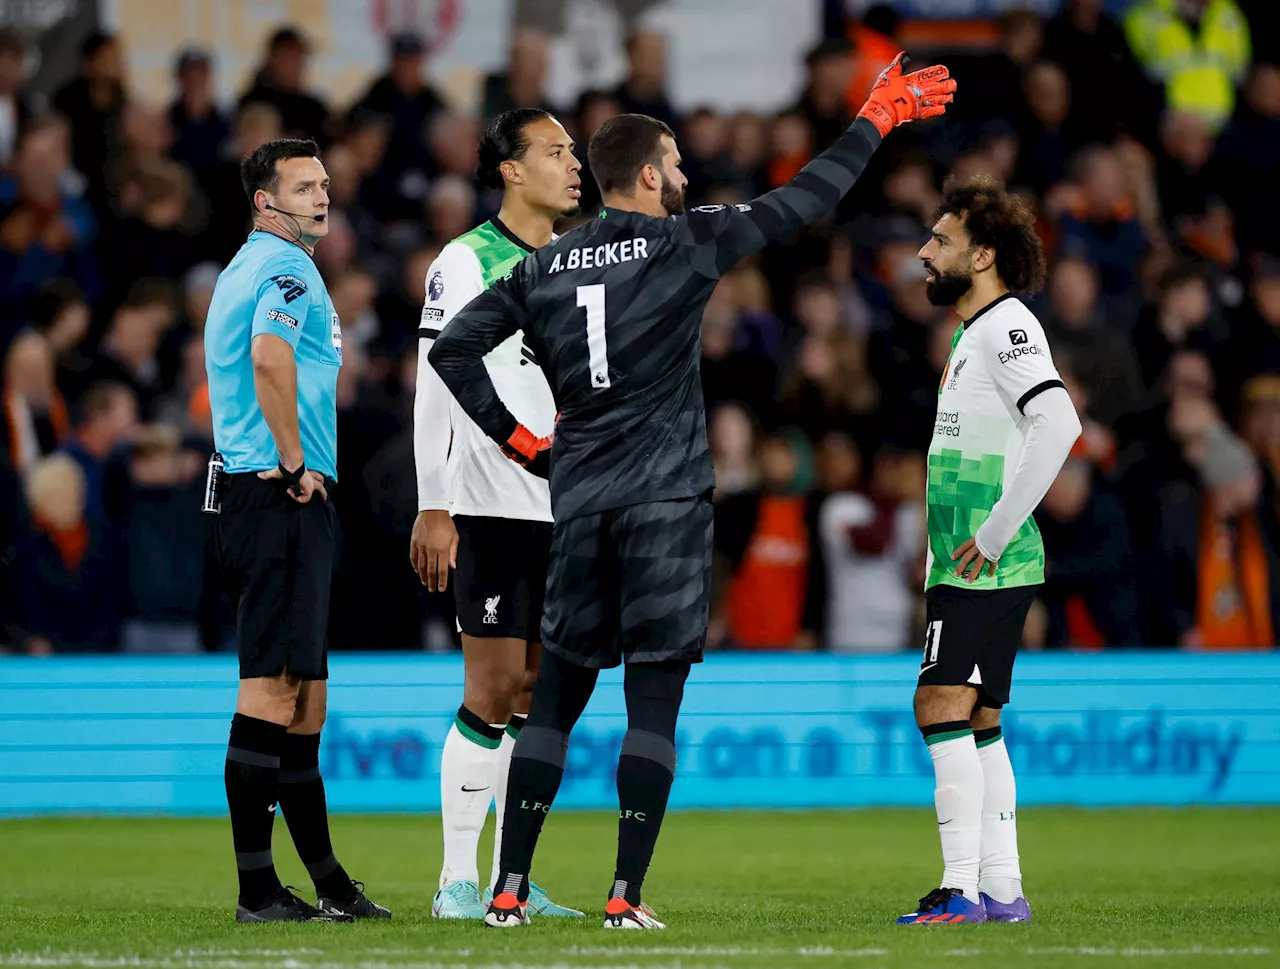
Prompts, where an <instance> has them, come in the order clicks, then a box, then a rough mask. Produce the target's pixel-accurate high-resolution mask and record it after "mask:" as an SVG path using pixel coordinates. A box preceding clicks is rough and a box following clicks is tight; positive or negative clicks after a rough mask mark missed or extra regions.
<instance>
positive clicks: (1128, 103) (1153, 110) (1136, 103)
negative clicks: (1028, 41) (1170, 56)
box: [1032, 0, 1160, 144]
mask: <svg viewBox="0 0 1280 969" xmlns="http://www.w3.org/2000/svg"><path fill="white" fill-rule="evenodd" d="M1103 8H1104V3H1103V0H1067V2H1066V3H1064V4H1063V9H1062V11H1061V12H1060V13H1059V14H1058V15H1057V16H1055V17H1054V18H1053V19H1052V20H1050V21H1049V22H1048V23H1047V24H1046V25H1045V29H1044V50H1043V52H1042V56H1043V57H1045V58H1046V59H1048V60H1050V61H1053V62H1055V63H1057V64H1060V65H1062V69H1063V70H1064V71H1066V72H1067V76H1069V77H1070V78H1071V87H1072V91H1071V127H1072V128H1073V129H1075V130H1076V131H1078V132H1079V137H1080V138H1081V141H1080V143H1081V144H1088V143H1091V142H1101V143H1105V142H1110V141H1111V140H1112V139H1113V138H1115V136H1116V135H1118V134H1121V133H1122V132H1123V133H1128V134H1132V135H1134V136H1135V137H1137V138H1139V139H1140V140H1142V141H1144V142H1147V143H1150V141H1151V138H1150V135H1151V134H1152V131H1151V119H1154V118H1156V117H1158V116H1159V113H1160V100H1159V92H1158V91H1156V90H1154V89H1153V88H1152V86H1151V85H1149V84H1148V83H1147V82H1146V80H1145V79H1144V78H1143V76H1142V71H1141V69H1140V68H1139V67H1138V65H1137V63H1136V62H1135V61H1134V59H1133V54H1132V52H1131V51H1130V50H1129V44H1128V42H1127V41H1126V40H1125V36H1124V30H1123V29H1122V28H1121V27H1120V25H1119V24H1118V23H1117V22H1116V20H1115V18H1113V17H1112V16H1111V15H1110V14H1109V13H1107V12H1106V11H1105V10H1104V9H1103ZM1117 91H1124V92H1125V97H1124V98H1122V99H1119V100H1117V98H1116V92H1117ZM1032 107H1033V110H1034V105H1033V106H1032Z"/></svg>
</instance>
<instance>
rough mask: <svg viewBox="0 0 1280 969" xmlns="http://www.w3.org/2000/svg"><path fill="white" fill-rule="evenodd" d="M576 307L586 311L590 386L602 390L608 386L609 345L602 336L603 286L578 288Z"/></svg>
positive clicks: (595, 285)
mask: <svg viewBox="0 0 1280 969" xmlns="http://www.w3.org/2000/svg"><path fill="white" fill-rule="evenodd" d="M578 305H579V306H581V307H582V308H584V309H585V310H586V311H587V354H588V361H587V366H588V368H589V369H590V370H591V386H592V387H594V388H595V389H596V390H604V389H605V388H606V387H608V386H609V345H608V343H607V342H606V341H605V336H604V284H603V283H595V284H594V285H591V286H579V287H578Z"/></svg>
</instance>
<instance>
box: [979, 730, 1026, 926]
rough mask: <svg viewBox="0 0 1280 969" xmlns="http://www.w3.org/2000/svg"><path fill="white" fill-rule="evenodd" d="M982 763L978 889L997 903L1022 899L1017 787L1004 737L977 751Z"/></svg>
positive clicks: (986, 743)
mask: <svg viewBox="0 0 1280 969" xmlns="http://www.w3.org/2000/svg"><path fill="white" fill-rule="evenodd" d="M978 757H979V759H980V760H981V761H982V777H983V787H984V797H983V802H982V865H981V867H980V869H979V876H978V888H979V890H981V891H984V892H986V893H987V894H988V895H989V896H991V897H992V898H994V899H995V900H996V901H997V902H1004V903H1005V904H1008V903H1009V902H1012V901H1013V900H1014V899H1016V898H1021V897H1022V869H1021V867H1019V865H1018V822H1017V820H1016V819H1015V814H1016V813H1017V804H1018V788H1017V784H1016V783H1015V782H1014V779H1013V764H1012V763H1010V761H1009V750H1008V748H1007V747H1005V745H1004V737H1002V736H999V735H997V736H996V739H995V740H988V741H985V742H984V743H983V744H982V746H980V747H979V748H978Z"/></svg>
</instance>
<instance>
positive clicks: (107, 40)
mask: <svg viewBox="0 0 1280 969" xmlns="http://www.w3.org/2000/svg"><path fill="white" fill-rule="evenodd" d="M115 42H116V35H115V34H108V33H106V32H105V31H102V30H95V31H94V32H93V33H91V34H90V35H89V36H88V37H86V38H85V39H84V43H83V44H81V45H80V56H82V57H84V58H86V59H87V58H90V57H93V56H95V55H96V54H97V53H98V51H100V50H102V48H104V47H106V46H107V45H108V44H114V43H115Z"/></svg>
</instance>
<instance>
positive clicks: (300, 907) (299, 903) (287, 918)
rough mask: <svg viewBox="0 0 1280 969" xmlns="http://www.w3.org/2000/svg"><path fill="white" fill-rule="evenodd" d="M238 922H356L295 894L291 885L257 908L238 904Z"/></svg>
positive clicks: (345, 915)
mask: <svg viewBox="0 0 1280 969" xmlns="http://www.w3.org/2000/svg"><path fill="white" fill-rule="evenodd" d="M236 921H237V922H354V921H355V919H354V918H352V917H351V916H350V915H348V914H347V913H346V912H323V911H321V910H320V909H318V908H316V907H315V906H314V905H310V904H308V903H306V902H304V901H303V900H302V899H300V898H299V897H298V896H297V895H295V894H293V892H292V890H290V888H289V886H285V887H284V888H280V889H278V890H277V891H276V892H275V894H273V895H272V896H271V897H270V898H268V899H267V900H266V901H265V902H263V903H262V905H260V906H259V907H257V908H249V907H248V906H245V905H237V906H236Z"/></svg>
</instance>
